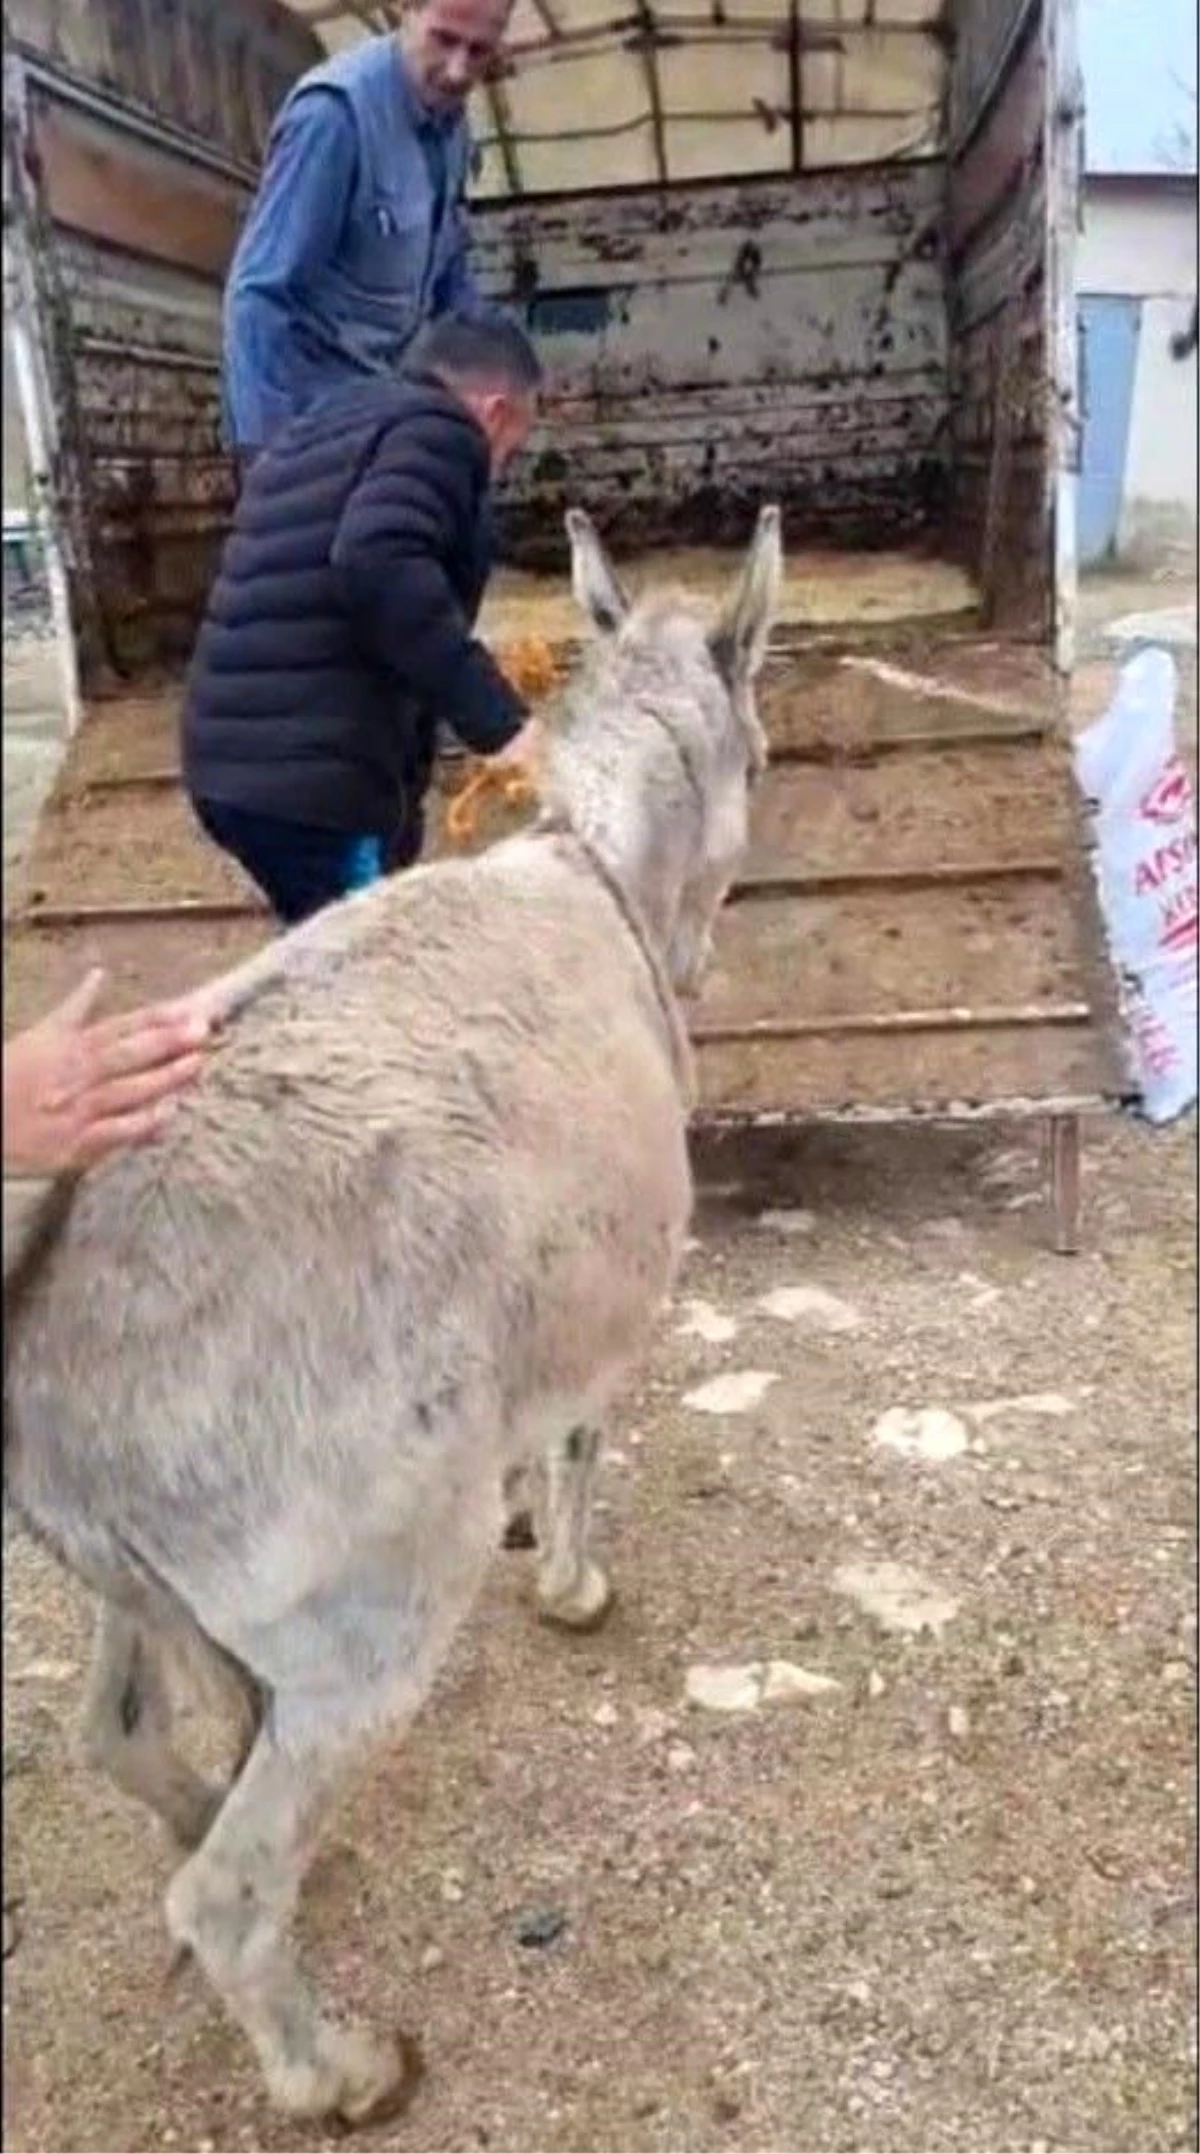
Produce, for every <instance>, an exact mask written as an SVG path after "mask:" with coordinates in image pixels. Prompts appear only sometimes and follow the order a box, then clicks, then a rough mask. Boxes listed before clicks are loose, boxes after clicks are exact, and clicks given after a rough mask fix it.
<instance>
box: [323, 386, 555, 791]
mask: <svg viewBox="0 0 1200 2154" xmlns="http://www.w3.org/2000/svg"><path fill="white" fill-rule="evenodd" d="M469 424H470V422H469V421H468V420H467V419H466V418H465V417H464V418H463V419H461V420H458V419H452V418H449V417H441V418H440V419H438V420H436V421H433V422H431V423H430V425H429V427H428V429H427V430H426V431H425V432H423V433H422V435H421V436H420V437H419V438H416V437H414V436H413V435H410V434H408V433H406V431H405V430H404V429H403V428H401V427H396V428H393V429H392V430H391V431H390V432H388V433H385V434H384V435H383V436H382V438H381V440H380V442H379V444H378V446H377V448H376V450H375V453H374V456H373V457H372V459H371V461H370V463H369V464H368V465H367V467H366V469H365V471H364V472H363V474H362V476H361V477H360V479H359V481H358V484H357V485H356V486H355V488H354V491H353V493H352V494H351V496H350V499H349V501H348V502H347V504H346V508H345V511H344V513H343V516H342V521H341V525H340V528H339V530H338V533H337V536H336V538H335V540H334V543H333V549H332V553H331V557H330V558H331V561H332V564H333V569H334V573H335V575H336V576H337V578H338V583H339V586H340V589H341V592H342V596H343V600H344V603H345V604H346V606H347V607H348V609H349V610H350V611H351V612H352V613H353V614H354V616H355V617H356V619H357V620H358V621H359V623H360V625H361V627H362V631H363V634H364V636H365V637H366V638H367V639H368V641H369V642H370V644H371V647H372V648H373V650H374V651H375V653H376V655H377V656H378V658H379V659H380V660H381V661H382V662H383V663H384V664H385V665H386V666H387V667H388V668H389V669H390V671H391V672H392V673H393V674H394V675H395V677H396V679H397V680H398V681H399V682H400V683H401V684H402V685H403V686H404V688H406V689H407V690H408V691H409V693H410V694H412V695H413V696H414V697H416V698H417V699H419V700H420V701H422V702H425V703H436V705H437V706H438V708H439V709H440V710H443V711H444V712H445V714H446V717H447V720H448V722H449V724H450V725H452V726H453V728H454V731H455V732H456V733H457V734H458V736H459V738H460V740H461V741H462V742H463V743H464V745H465V746H466V747H468V748H470V749H472V750H473V751H474V753H475V754H476V755H496V754H498V753H500V751H501V750H503V749H506V748H508V747H509V745H510V743H512V742H513V741H515V739H516V737H517V735H518V734H519V733H520V731H521V728H522V726H523V725H524V724H525V721H526V718H527V716H528V712H527V710H526V706H525V703H524V700H523V699H522V697H521V696H519V695H518V693H517V691H516V689H515V688H514V687H513V686H512V684H511V682H510V681H508V680H506V679H505V676H504V674H503V673H502V672H501V671H500V668H499V666H498V665H497V664H496V661H495V659H494V658H493V657H492V655H491V653H490V652H489V651H488V650H487V648H486V646H485V645H484V644H483V643H481V642H480V641H479V638H478V637H477V636H475V635H473V634H472V632H471V627H470V624H469V622H468V620H467V616H466V614H465V612H464V610H463V607H462V604H461V603H460V600H459V598H458V595H457V593H456V591H455V588H454V584H453V582H452V580H451V575H450V566H449V564H450V563H451V562H452V561H453V560H454V559H455V558H457V557H458V556H459V554H460V553H461V552H464V551H465V550H466V549H467V548H469V546H470V544H471V540H472V534H473V532H474V531H475V529H476V526H477V519H478V516H479V513H480V509H479V493H480V490H481V486H482V484H483V483H484V481H483V480H482V478H481V477H480V475H479V474H478V473H475V474H473V473H472V459H473V458H476V459H477V458H481V457H482V455H483V453H484V451H483V448H482V444H480V446H479V447H478V448H477V449H474V450H472V449H471V448H470V447H469V446H467V445H466V444H465V443H464V434H465V432H466V429H467V428H468V426H469Z"/></svg>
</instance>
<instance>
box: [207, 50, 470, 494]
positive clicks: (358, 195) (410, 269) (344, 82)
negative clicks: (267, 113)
mask: <svg viewBox="0 0 1200 2154" xmlns="http://www.w3.org/2000/svg"><path fill="white" fill-rule="evenodd" d="M469 161H470V142H469V138H468V135H467V128H466V122H465V120H464V119H463V118H462V116H461V115H453V116H450V117H446V118H443V117H439V116H437V115H435V114H433V113H431V112H429V111H428V110H427V109H426V107H425V106H424V105H423V104H422V103H421V100H420V99H419V97H418V96H417V93H416V90H415V89H414V87H413V84H412V82H411V80H410V78H409V75H408V72H407V69H406V68H405V65H404V61H403V58H402V56H401V52H400V48H399V45H398V43H397V41H396V39H395V38H393V37H375V38H369V39H367V40H366V41H365V42H364V43H363V44H361V45H358V46H355V47H353V48H352V49H351V50H350V51H349V52H345V53H341V54H339V55H338V56H337V58H336V59H333V60H330V61H327V62H325V63H324V64H323V65H322V66H320V67H316V68H313V69H312V70H311V71H310V72H309V73H308V74H307V75H304V76H302V78H301V80H300V81H299V82H298V83H297V84H296V86H295V88H294V89H293V90H292V91H291V92H290V94H289V96H288V97H287V98H286V99H285V100H284V103H283V105H282V106H281V108H280V110H279V113H278V115H277V116H276V120H275V123H274V126H273V127H272V130H271V136H270V140H269V142H268V145H267V153H266V158H265V162H264V170H263V176H262V181H261V184H260V186H259V190H258V193H257V195H256V197H255V199H254V202H253V204H252V206H251V209H250V214H249V217H248V218H247V221H246V224H245V227H244V229H243V231H242V234H241V238H240V240H239V242H238V246H237V250H236V252H235V254H234V258H233V264H232V267H231V269H230V272H229V279H228V282H227V284H226V288H225V308H224V368H223V409H224V423H225V431H226V436H227V439H228V441H229V443H230V446H232V447H234V448H237V449H240V450H242V451H250V450H255V449H260V448H262V447H263V445H264V443H265V442H266V441H267V440H268V439H269V437H270V436H271V435H272V434H273V433H274V432H275V430H276V429H277V427H279V426H280V425H281V424H282V423H283V422H284V421H285V420H286V419H290V418H293V417H294V416H296V415H297V414H298V413H299V412H301V411H304V410H306V409H307V408H308V406H309V405H310V404H312V403H314V402H315V401H316V400H317V398H318V397H320V396H323V395H325V394H327V393H328V392H329V391H330V390H333V389H337V388H341V387H344V386H345V385H346V384H347V383H348V382H351V381H356V380H359V381H361V379H362V378H363V376H364V375H369V374H380V373H390V372H394V371H395V369H396V367H397V366H398V364H399V362H400V360H401V358H402V356H403V353H404V350H405V347H406V345H407V344H408V343H409V342H410V340H411V339H412V337H413V335H414V334H415V332H416V331H417V329H418V328H419V327H420V326H421V323H422V322H423V321H426V320H428V319H429V318H430V317H431V316H433V315H436V314H443V313H450V312H470V311H473V310H475V309H476V308H478V307H479V305H480V300H479V295H478V292H477V289H476V286H475V283H474V280H473V278H472V276H471V272H470V266H469V262H468V258H467V225H466V212H465V207H464V196H465V191H466V181H467V173H468V169H469Z"/></svg>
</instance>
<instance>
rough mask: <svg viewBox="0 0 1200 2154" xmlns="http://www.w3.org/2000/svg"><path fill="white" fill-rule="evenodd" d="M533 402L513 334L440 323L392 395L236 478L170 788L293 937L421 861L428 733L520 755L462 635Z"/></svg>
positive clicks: (338, 400) (296, 433) (314, 415)
mask: <svg viewBox="0 0 1200 2154" xmlns="http://www.w3.org/2000/svg"><path fill="white" fill-rule="evenodd" d="M539 385H540V368H539V366H538V361H537V357H536V355H535V353H534V351H533V348H532V346H531V345H530V344H529V342H528V340H527V338H526V337H525V335H524V333H523V331H522V330H520V329H519V328H517V326H516V325H515V324H514V323H512V322H508V321H505V320H502V319H500V318H499V317H495V318H489V319H488V320H486V321H474V320H472V321H466V320H462V321H460V320H456V319H454V318H453V317H444V318H443V319H442V320H440V321H438V322H435V323H433V324H431V325H430V326H429V327H428V328H427V329H425V330H424V331H422V333H421V334H420V336H419V337H418V338H417V340H416V342H415V344H414V345H413V346H412V347H411V348H410V355H409V358H408V361H407V364H406V367H405V371H404V373H403V374H402V375H400V376H397V377H396V378H395V379H391V380H380V379H378V378H376V379H373V380H369V381H364V382H363V384H362V385H361V387H360V386H357V385H356V386H354V387H352V388H347V389H340V390H338V391H337V392H335V393H334V394H333V395H331V396H329V397H328V398H326V399H324V400H323V401H322V402H321V403H320V404H318V405H315V406H314V407H313V408H312V409H311V410H310V411H308V412H307V413H306V414H305V415H304V416H303V417H301V418H298V419H295V420H293V421H291V422H290V423H289V424H288V425H286V426H284V427H283V428H282V429H281V430H280V431H279V432H278V433H277V434H276V435H275V436H274V437H273V438H272V441H271V443H270V445H269V446H268V447H267V448H266V449H264V450H263V452H262V454H261V455H260V456H258V457H256V458H255V460H254V462H253V464H252V465H251V467H250V469H249V471H248V473H247V476H246V479H245V483H244V486H243V489H242V493H241V497H240V499H239V501H238V505H237V509H236V512H235V515H234V522H233V529H232V531H231V533H230V536H229V538H228V540H227V541H226V545H225V550H224V553H223V556H222V560H221V567H220V571H219V574H218V576H217V580H216V583H215V585H214V587H213V592H212V596H211V598H210V600H209V604H208V610H207V613H206V616H205V620H204V625H203V627H202V629H201V631H200V636H199V640H198V642H197V645H196V651H195V656H194V658H193V661H192V668H191V674H190V677H189V681H188V689H187V697H186V702H185V706H184V717H183V766H184V778H185V781H186V784H187V789H188V792H189V794H190V796H191V801H192V806H193V808H194V810H195V812H196V815H197V817H198V818H199V821H200V822H201V823H202V825H203V827H204V829H205V830H206V831H207V832H208V834H209V836H210V837H212V838H213V839H215V841H216V843H217V844H218V845H220V846H222V847H224V849H225V850H226V851H227V852H229V853H232V854H233V856H234V858H235V859H237V860H239V861H240V862H241V864H242V866H243V867H244V868H245V869H246V870H247V872H248V873H249V874H250V875H251V876H252V877H253V879H254V881H255V882H256V883H257V884H258V885H259V888H260V889H261V890H262V891H263V892H264V894H265V895H266V897H267V898H268V899H269V901H270V903H271V905H272V907H273V908H274V910H275V912H276V914H277V915H278V917H279V918H280V919H281V920H283V921H285V922H287V923H289V924H291V923H293V922H295V921H297V920H302V919H305V918H306V917H307V916H308V915H309V914H310V913H313V912H316V911H318V910H319V909H320V908H321V906H323V905H327V904H329V903H330V902H331V901H332V900H333V899H335V898H338V897H343V896H345V895H346V894H347V892H348V891H350V890H353V889H357V888H359V887H361V886H362V885H363V884H364V883H368V882H371V881H373V880H374V879H375V877H376V876H377V875H379V874H382V873H383V872H384V871H385V870H386V869H391V868H395V867H402V866H407V865H408V864H409V863H410V862H411V861H412V860H415V859H416V857H417V855H418V854H419V852H420V850H421V841H422V836H423V820H424V819H423V801H424V796H425V793H426V791H427V789H428V786H429V783H430V779H431V777H432V773H433V761H434V753H435V745H436V730H437V723H438V720H439V718H441V717H444V718H445V720H446V721H447V723H448V724H449V725H450V726H451V728H452V729H453V731H454V733H455V734H456V735H457V736H458V738H459V739H460V740H461V741H462V743H463V745H464V746H465V747H466V748H469V749H470V750H472V751H473V753H474V754H476V755H485V756H490V755H504V754H508V753H511V755H512V757H513V759H514V761H517V762H521V761H525V760H528V758H529V757H530V756H531V754H532V752H533V748H534V740H535V735H534V725H535V721H533V720H531V719H530V718H529V717H528V713H527V711H526V709H525V706H524V704H523V703H522V701H521V699H520V697H519V696H518V695H517V694H516V692H515V690H514V689H513V688H512V687H510V685H509V683H508V682H507V681H506V680H505V678H504V676H503V674H502V673H501V672H500V670H499V668H498V667H497V666H496V664H495V662H494V661H493V659H492V658H491V656H490V655H489V653H488V652H487V650H486V649H485V647H484V645H483V644H482V643H480V642H479V641H478V640H477V638H476V637H475V635H474V633H473V626H474V622H475V618H476V615H477V613H478V610H479V604H480V601H481V599H482V597H483V591H484V586H485V584H486V582H487V576H488V569H489V561H488V558H487V556H488V539H487V533H488V522H489V513H488V511H489V496H490V488H491V483H492V480H493V478H494V477H495V476H496V475H497V474H498V473H499V472H500V471H501V470H503V468H504V466H505V464H506V463H507V462H508V460H509V458H510V457H511V456H512V455H513V454H514V452H515V451H516V450H517V449H518V448H519V447H520V446H521V444H522V442H523V441H524V440H525V439H526V437H527V435H528V433H529V429H530V427H531V425H532V423H533V419H534V413H535V407H536V401H537V392H538V388H539ZM527 729H528V730H527Z"/></svg>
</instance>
